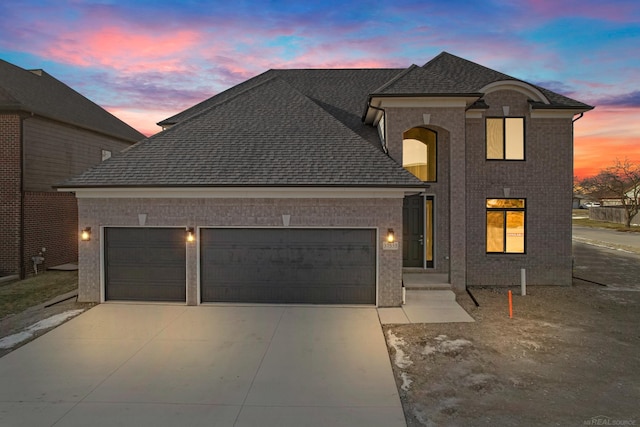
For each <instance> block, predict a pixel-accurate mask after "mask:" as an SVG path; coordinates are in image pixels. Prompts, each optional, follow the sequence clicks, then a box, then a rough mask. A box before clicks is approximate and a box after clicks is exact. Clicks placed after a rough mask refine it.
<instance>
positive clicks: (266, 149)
mask: <svg viewBox="0 0 640 427" xmlns="http://www.w3.org/2000/svg"><path fill="white" fill-rule="evenodd" d="M504 80H517V79H515V78H513V77H510V76H507V75H506V74H502V73H499V72H497V71H494V70H491V69H489V68H486V67H483V66H481V65H478V64H475V63H473V62H470V61H467V60H464V59H462V58H458V57H456V56H454V55H451V54H448V53H446V52H443V53H441V54H440V55H438V56H437V57H435V58H434V59H433V60H431V61H429V62H428V63H427V64H425V65H424V66H423V67H419V66H416V65H413V66H411V67H409V68H408V69H388V68H387V69H300V70H270V71H267V72H265V73H263V74H260V75H258V76H256V77H254V78H252V79H250V80H247V81H245V82H243V83H241V84H239V85H237V86H234V87H232V88H230V89H228V90H226V91H224V92H221V93H219V94H218V95H216V96H213V97H211V98H209V99H207V100H205V101H203V102H201V103H199V104H197V105H194V106H193V107H191V108H189V109H187V110H185V111H183V112H181V113H179V114H177V115H175V116H173V117H170V118H168V119H165V120H163V121H162V122H160V123H158V124H159V125H162V126H169V127H170V128H169V129H168V130H165V131H163V132H160V133H159V134H156V135H154V136H153V137H151V138H149V139H147V140H144V141H141V142H139V143H138V144H136V145H135V146H133V147H131V148H130V149H128V150H126V151H125V152H124V153H123V154H122V155H120V156H116V157H114V158H112V159H110V160H108V161H106V162H104V163H102V164H100V165H98V166H96V167H94V168H93V169H90V170H89V171H87V172H86V173H84V174H82V175H80V176H78V177H76V178H73V179H71V180H69V181H67V182H65V183H64V184H63V187H66V188H74V187H127V186H133V187H148V186H151V187H165V186H170V187H180V186H207V187H209V186H212V187H215V186H371V187H389V186H391V187H401V186H404V187H419V186H422V187H424V184H423V183H422V182H421V181H419V180H418V179H417V178H415V177H414V176H413V175H412V174H410V173H409V172H407V171H406V170H404V168H402V166H401V165H399V164H398V163H396V162H395V161H393V160H391V159H390V158H389V157H388V156H387V155H386V154H384V153H383V152H382V150H381V145H380V139H379V137H378V133H377V130H376V128H374V127H373V126H370V125H367V124H365V123H363V121H362V110H363V108H364V107H365V106H366V105H367V101H368V99H370V97H371V96H374V95H375V94H378V95H379V96H392V95H394V94H396V95H398V94H400V95H402V94H404V95H407V94H408V95H411V94H425V93H426V94H431V95H438V94H439V95H445V96H451V95H464V96H468V95H473V96H474V97H480V96H482V94H481V93H479V90H480V89H481V88H483V87H485V86H486V85H488V84H489V83H492V82H496V81H504ZM539 89H540V90H541V91H543V93H544V94H545V96H547V98H548V99H549V100H550V102H551V103H552V105H553V106H555V107H557V108H573V109H576V110H581V109H582V110H587V109H591V108H592V107H590V106H588V105H586V104H583V103H581V102H579V101H575V100H572V99H570V98H567V97H564V96H562V95H559V94H555V93H553V92H551V91H547V90H544V89H542V88H539ZM376 96H377V95H376ZM547 107H548V105H547ZM171 126H172V127H171Z"/></svg>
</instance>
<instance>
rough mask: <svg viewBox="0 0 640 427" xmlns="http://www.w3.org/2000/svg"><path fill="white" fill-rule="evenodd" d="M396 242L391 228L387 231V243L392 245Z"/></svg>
mask: <svg viewBox="0 0 640 427" xmlns="http://www.w3.org/2000/svg"><path fill="white" fill-rule="evenodd" d="M395 241H396V234H395V233H394V232H393V228H389V229H387V242H389V243H393V242H395Z"/></svg>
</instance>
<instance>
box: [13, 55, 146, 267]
mask: <svg viewBox="0 0 640 427" xmlns="http://www.w3.org/2000/svg"><path fill="white" fill-rule="evenodd" d="M143 138H144V135H142V134H141V133H139V132H138V131H136V130H135V129H133V128H131V127H130V126H128V125H127V124H125V123H124V122H122V121H120V120H119V119H117V118H116V117H114V116H113V115H111V114H109V113H108V112H107V111H105V110H104V109H102V108H101V107H99V106H98V105H96V104H94V103H93V102H91V101H89V100H88V99H87V98H85V97H83V96H82V95H80V94H79V93H78V92H76V91H74V90H73V89H71V88H70V87H68V86H67V85H65V84H64V83H62V82H60V81H58V80H56V79H55V78H53V77H52V76H50V75H49V74H47V73H46V72H45V71H42V70H25V69H23V68H20V67H17V66H15V65H12V64H10V63H8V62H6V61H2V60H0V171H1V173H0V224H1V225H2V226H1V227H0V276H19V277H24V276H25V274H26V273H27V272H33V271H34V267H35V268H40V269H42V268H45V267H47V266H56V265H59V264H64V263H69V262H75V261H76V260H77V259H78V234H77V228H78V209H77V202H76V199H75V197H74V195H73V194H71V193H60V192H58V191H55V189H53V185H54V184H59V183H60V182H62V181H64V180H66V179H68V178H69V177H71V176H74V175H77V174H79V173H80V172H82V171H84V170H85V169H87V168H89V167H90V166H94V165H96V164H98V163H100V162H101V161H102V160H104V159H105V158H107V157H109V156H111V155H112V154H114V155H115V154H116V153H118V152H120V151H121V150H123V149H124V148H126V147H129V146H130V145H131V144H133V143H134V142H135V141H138V140H140V139H143ZM34 257H41V258H36V260H37V261H38V262H42V263H41V264H40V265H35V266H34V264H33V260H34ZM42 258H43V259H42Z"/></svg>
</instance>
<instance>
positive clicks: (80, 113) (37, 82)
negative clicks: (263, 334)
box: [0, 60, 144, 142]
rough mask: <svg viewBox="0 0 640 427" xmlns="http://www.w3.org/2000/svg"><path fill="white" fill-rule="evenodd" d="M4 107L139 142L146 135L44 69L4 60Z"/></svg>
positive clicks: (0, 99)
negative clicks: (19, 65) (22, 65)
mask: <svg viewBox="0 0 640 427" xmlns="http://www.w3.org/2000/svg"><path fill="white" fill-rule="evenodd" d="M0 110H19V111H27V112H30V113H34V114H38V115H40V116H43V117H47V118H50V119H54V120H58V121H61V122H64V123H68V124H72V125H74V126H78V127H81V128H85V129H89V130H92V131H95V132H100V133H103V134H106V135H109V136H113V137H116V138H119V139H122V140H125V141H130V142H135V141H139V140H140V139H142V138H144V135H143V134H141V133H140V132H138V131H137V130H135V129H134V128H132V127H131V126H129V125H128V124H126V123H124V122H123V121H122V120H120V119H118V118H117V117H115V116H114V115H112V114H110V113H109V112H107V111H106V110H104V109H103V108H102V107H100V106H99V105H97V104H95V103H94V102H92V101H90V100H89V99H87V98H85V97H84V96H82V95H81V94H79V93H78V92H76V91H75V90H73V89H71V88H70V87H69V86H67V85H65V84H64V83H62V82H60V81H59V80H57V79H55V78H54V77H52V76H51V75H49V74H47V73H46V72H44V71H42V70H33V71H28V70H25V69H22V68H20V67H17V66H15V65H13V64H10V63H8V62H6V61H3V60H0Z"/></svg>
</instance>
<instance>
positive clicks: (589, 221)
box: [573, 218, 640, 233]
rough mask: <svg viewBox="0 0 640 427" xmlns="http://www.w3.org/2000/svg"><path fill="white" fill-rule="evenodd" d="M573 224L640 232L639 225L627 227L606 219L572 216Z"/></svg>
mask: <svg viewBox="0 0 640 427" xmlns="http://www.w3.org/2000/svg"><path fill="white" fill-rule="evenodd" d="M573 224H574V225H581V226H583V227H594V228H608V229H611V230H617V231H630V232H635V233H639V232H640V227H631V228H627V227H625V226H624V224H618V223H615V222H606V221H595V220H592V219H588V218H574V219H573Z"/></svg>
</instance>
